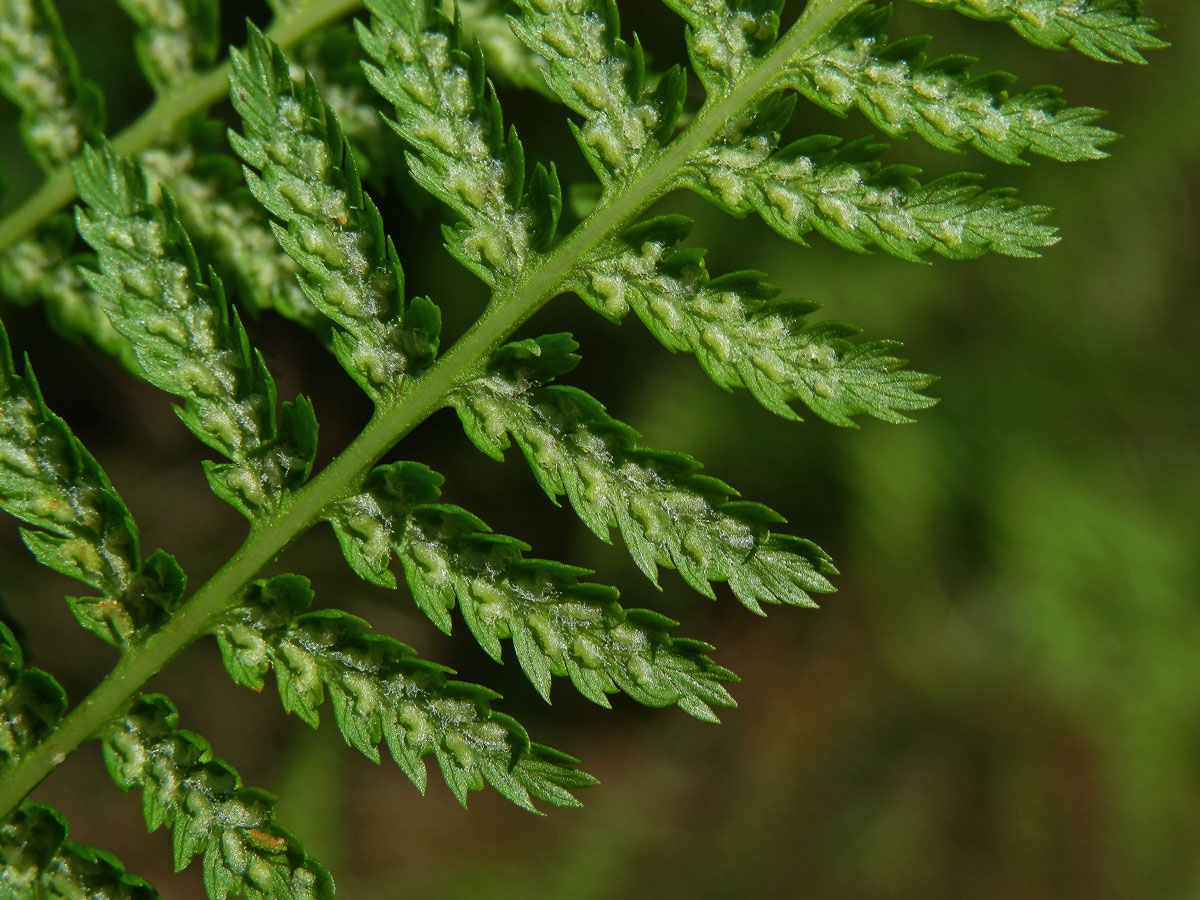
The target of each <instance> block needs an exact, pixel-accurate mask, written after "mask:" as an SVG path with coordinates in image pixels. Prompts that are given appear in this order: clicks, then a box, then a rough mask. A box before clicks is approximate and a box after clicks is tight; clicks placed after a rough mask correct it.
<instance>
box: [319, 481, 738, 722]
mask: <svg viewBox="0 0 1200 900" xmlns="http://www.w3.org/2000/svg"><path fill="white" fill-rule="evenodd" d="M441 484H442V477H441V476H440V475H438V474H437V473H436V472H433V471H431V470H429V469H428V468H426V467H425V466H422V465H419V464H417V463H394V464H392V465H387V466H379V467H378V468H376V469H375V470H374V471H373V472H372V473H371V475H370V476H369V477H368V478H367V481H366V483H365V484H364V486H363V487H364V489H363V492H362V493H361V494H359V495H357V496H355V497H351V498H348V499H346V500H344V501H342V502H340V503H338V504H337V505H336V506H335V507H334V508H332V509H331V510H329V511H328V513H327V515H328V518H329V521H330V524H331V525H332V526H333V528H334V531H335V533H336V534H337V537H338V541H339V543H340V544H341V545H342V549H343V551H344V552H345V554H346V558H347V560H349V562H350V564H351V566H353V568H354V570H355V571H356V572H358V574H359V575H361V576H362V577H363V578H364V579H366V580H367V581H370V582H373V583H375V584H378V585H380V586H382V587H395V585H396V580H395V576H393V575H392V573H391V571H390V570H389V569H388V564H389V562H390V560H391V557H392V554H393V553H394V554H395V555H396V556H397V557H398V558H399V559H400V562H401V564H402V565H403V567H404V574H405V577H406V579H407V581H408V586H409V589H410V590H411V591H412V595H413V598H414V599H415V601H416V603H417V606H418V607H419V608H420V609H421V610H422V611H423V612H424V613H425V614H426V615H427V616H429V618H430V619H431V620H432V621H433V622H434V624H435V625H437V626H438V627H439V628H440V629H442V631H445V632H447V633H449V632H450V628H451V620H450V610H452V609H453V608H454V607H455V605H456V604H457V606H458V608H459V611H460V612H461V613H462V616H463V619H464V620H465V621H466V623H467V626H468V627H469V628H470V630H471V633H472V634H473V635H474V637H475V639H476V640H477V641H478V642H479V645H480V646H481V647H483V649H484V650H485V651H487V653H488V654H489V655H490V656H491V657H492V658H493V659H495V660H496V661H497V662H499V661H501V655H502V650H501V645H500V641H501V639H503V638H510V639H511V640H512V642H513V649H514V651H515V652H516V655H517V660H518V662H519V663H520V665H521V668H522V670H523V671H524V672H525V675H526V676H527V677H528V678H529V680H530V681H531V682H532V683H533V685H534V687H536V688H537V690H538V693H540V694H541V695H542V697H544V698H545V699H546V700H547V701H549V699H550V682H551V678H552V676H560V677H562V676H567V677H569V678H570V679H571V682H572V683H573V684H574V686H575V687H576V689H577V690H578V691H579V692H580V693H581V694H583V695H584V696H585V697H587V698H588V699H590V700H592V701H593V702H595V703H597V704H599V705H601V706H605V707H607V706H608V705H609V703H608V700H607V698H606V697H605V695H606V694H611V693H615V692H616V691H623V692H624V693H626V694H628V695H629V696H630V697H632V698H633V699H635V700H637V701H638V702H640V703H644V704H646V705H647V706H655V707H658V706H668V705H671V704H676V705H678V706H679V707H680V708H681V709H683V710H685V711H686V712H689V713H691V714H692V715H694V716H696V717H697V718H700V719H704V720H706V721H712V720H714V719H715V715H714V714H713V712H712V709H711V707H712V706H732V705H733V699H732V698H731V697H730V696H729V694H728V692H727V691H726V690H725V688H724V687H722V684H723V683H724V682H728V681H732V680H735V676H734V675H733V673H731V672H729V671H728V670H727V669H723V668H721V667H720V666H718V665H716V664H715V663H713V662H712V660H710V659H709V658H708V657H707V656H706V653H707V652H708V651H710V650H711V649H712V648H711V647H710V646H708V645H707V644H702V643H701V642H699V641H693V640H688V639H686V638H674V637H671V636H670V634H669V633H668V631H667V629H669V628H671V627H674V626H675V625H676V624H678V623H676V622H673V621H672V620H670V619H668V618H667V617H665V616H662V615H659V614H658V613H654V612H651V611H650V610H642V609H628V610H627V609H622V608H621V606H620V605H619V604H618V603H617V591H616V590H615V589H614V588H611V587H606V586H604V585H599V584H588V583H585V582H581V581H580V578H581V577H583V576H586V575H588V574H589V572H588V571H587V570H586V569H579V568H576V567H573V566H566V565H563V564H562V563H556V562H551V561H549V560H544V559H528V558H526V557H525V552H526V551H527V550H529V547H528V545H526V544H524V543H522V542H521V541H518V540H516V539H514V538H511V537H506V536H504V535H499V534H495V533H493V532H492V530H491V529H490V528H488V527H487V525H485V524H484V523H483V522H482V521H480V520H479V519H478V518H476V517H475V516H473V515H471V514H470V513H468V512H467V511H466V510H464V509H461V508H460V507H456V506H447V505H444V504H439V503H435V502H434V501H436V500H437V499H438V497H439V495H440V486H441Z"/></svg>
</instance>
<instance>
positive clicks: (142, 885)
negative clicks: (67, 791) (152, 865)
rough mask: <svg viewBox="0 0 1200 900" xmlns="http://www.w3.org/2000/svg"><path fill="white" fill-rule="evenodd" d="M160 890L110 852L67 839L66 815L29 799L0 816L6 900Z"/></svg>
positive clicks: (123, 897)
mask: <svg viewBox="0 0 1200 900" xmlns="http://www.w3.org/2000/svg"><path fill="white" fill-rule="evenodd" d="M158 896H159V895H158V891H156V890H155V889H154V888H153V887H151V886H150V885H149V884H148V883H147V882H145V881H143V880H142V879H141V878H139V877H138V876H136V875H133V874H132V873H130V872H127V871H125V867H124V866H122V865H121V863H120V862H119V861H118V860H117V858H116V857H115V856H113V855H112V854H110V853H105V852H104V851H103V850H98V849H96V848H95V847H89V846H87V845H86V844H77V843H75V842H74V841H69V840H67V820H66V818H65V817H64V816H63V814H62V813H60V812H59V811H58V810H56V809H54V808H53V807H51V806H48V805H46V804H45V803H35V802H32V801H27V802H25V803H22V804H21V805H20V806H19V807H18V808H17V809H16V810H14V811H13V813H12V814H11V815H10V816H9V817H8V818H7V819H5V820H4V821H3V822H0V898H3V900H43V898H46V900H49V898H54V900H158Z"/></svg>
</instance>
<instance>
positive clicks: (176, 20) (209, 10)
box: [118, 0, 220, 93]
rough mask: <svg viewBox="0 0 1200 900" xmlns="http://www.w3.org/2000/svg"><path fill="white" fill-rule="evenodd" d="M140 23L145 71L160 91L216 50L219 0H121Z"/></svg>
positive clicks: (139, 46)
mask: <svg viewBox="0 0 1200 900" xmlns="http://www.w3.org/2000/svg"><path fill="white" fill-rule="evenodd" d="M118 2H119V3H120V4H121V6H122V7H124V9H125V11H126V12H127V13H129V15H130V16H131V17H132V18H133V20H134V22H136V23H137V25H138V29H139V30H138V34H137V38H136V41H137V52H138V58H139V60H140V61H141V63H142V71H144V72H145V73H146V77H147V78H149V79H150V83H151V84H153V85H154V88H155V90H157V91H159V92H160V93H163V92H166V91H169V90H170V89H171V88H173V87H176V86H177V85H179V84H180V83H181V82H183V81H184V80H186V79H187V78H188V77H189V76H191V75H193V74H195V72H196V71H197V70H198V69H203V68H205V67H206V66H208V65H211V64H212V61H213V59H214V58H215V57H216V53H217V42H218V31H219V29H218V17H219V15H220V11H219V9H218V6H217V0H118Z"/></svg>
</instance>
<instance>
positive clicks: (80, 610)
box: [0, 326, 185, 646]
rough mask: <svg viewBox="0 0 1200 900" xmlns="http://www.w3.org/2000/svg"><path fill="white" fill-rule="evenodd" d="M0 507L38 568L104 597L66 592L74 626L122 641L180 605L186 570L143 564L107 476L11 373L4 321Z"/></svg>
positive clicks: (27, 383)
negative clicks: (16, 523) (19, 526)
mask: <svg viewBox="0 0 1200 900" xmlns="http://www.w3.org/2000/svg"><path fill="white" fill-rule="evenodd" d="M0 509H4V510H5V511H6V512H8V513H10V514H12V515H13V516H15V517H16V518H18V519H20V520H21V521H22V522H24V523H25V524H26V525H28V526H30V528H27V529H23V530H22V532H21V537H22V539H23V540H24V542H25V545H26V546H27V547H28V548H29V550H30V552H32V553H33V555H34V556H35V557H37V559H38V561H39V562H41V563H42V564H43V565H45V566H47V567H49V568H51V569H53V570H54V571H56V572H60V573H61V574H63V575H66V576H67V577H69V578H74V579H76V580H77V581H81V582H83V583H84V584H86V585H88V586H89V587H91V588H93V589H94V590H97V591H99V592H100V593H101V596H100V597H85V598H70V599H69V600H68V602H69V604H70V606H71V609H72V611H73V612H74V613H75V616H76V618H77V619H79V622H80V624H82V625H83V626H84V627H85V628H87V629H88V630H89V631H92V632H93V633H95V634H97V635H99V636H100V637H102V638H104V639H105V640H107V641H109V642H110V643H113V644H117V645H118V646H123V645H127V644H129V643H130V642H132V641H134V640H135V639H136V638H137V637H138V636H140V635H143V634H145V633H147V632H148V631H149V630H151V629H153V628H154V627H156V626H157V625H159V624H161V623H162V622H163V621H165V619H166V618H167V617H168V616H169V615H170V613H171V612H172V611H173V610H174V609H175V607H176V606H177V605H178V603H179V600H180V598H181V597H182V594H183V587H184V581H185V579H184V576H183V572H182V571H180V569H179V566H178V565H177V564H176V563H175V561H174V560H173V559H172V558H171V557H169V556H167V554H165V553H162V552H158V553H155V554H154V555H152V556H151V557H150V558H149V559H148V560H146V561H145V562H144V563H143V562H142V559H141V556H140V551H139V548H138V531H137V525H136V524H135V523H134V521H133V517H132V516H131V515H130V513H129V510H128V508H127V507H126V506H125V503H124V501H123V500H121V497H120V496H119V495H118V494H117V492H116V489H115V488H113V486H112V483H111V482H110V481H109V480H108V476H106V475H105V474H104V470H103V469H101V468H100V465H99V463H97V462H96V460H95V458H94V457H92V455H91V454H90V453H88V451H87V449H86V448H85V447H84V446H83V444H81V443H80V442H79V439H78V438H76V437H75V435H74V434H73V433H72V432H71V429H70V428H69V427H67V424H66V423H65V422H64V421H63V420H62V419H60V418H59V417H58V416H56V415H55V414H54V413H53V412H52V411H51V410H50V409H49V407H47V406H46V402H45V400H44V399H43V397H42V394H41V391H40V390H39V388H38V384H37V381H36V380H35V379H34V377H33V374H32V371H31V370H29V368H28V366H27V367H26V375H25V376H24V377H21V376H19V375H17V373H16V369H15V368H14V366H13V361H12V354H11V352H10V350H9V346H8V339H7V336H6V335H5V332H4V329H3V326H0Z"/></svg>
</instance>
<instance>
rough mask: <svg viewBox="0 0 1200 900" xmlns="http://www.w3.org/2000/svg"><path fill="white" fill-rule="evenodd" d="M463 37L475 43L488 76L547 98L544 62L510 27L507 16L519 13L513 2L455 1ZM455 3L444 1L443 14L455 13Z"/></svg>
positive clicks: (510, 0)
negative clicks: (483, 59)
mask: <svg viewBox="0 0 1200 900" xmlns="http://www.w3.org/2000/svg"><path fill="white" fill-rule="evenodd" d="M457 5H458V11H459V15H460V16H461V17H462V23H463V37H464V38H465V40H466V42H467V43H468V44H473V43H478V44H479V47H480V49H482V50H483V55H484V58H485V59H486V60H487V69H488V74H489V76H490V77H492V78H494V79H495V80H497V81H499V82H501V83H503V84H508V85H511V86H513V87H517V88H526V89H528V90H533V91H538V92H540V93H542V94H546V95H550V96H552V94H551V91H550V89H549V88H548V87H547V86H546V79H545V76H544V72H545V70H546V61H545V60H544V59H542V58H541V57H539V56H538V55H537V54H535V53H533V52H531V51H530V50H529V48H528V47H526V46H525V44H524V43H522V41H521V39H520V38H518V37H517V36H516V35H515V34H514V33H513V30H512V28H511V27H510V26H509V16H512V15H516V14H518V13H519V12H520V7H518V6H517V4H516V3H514V2H512V0H458V3H457ZM454 6H455V2H454V0H444V2H443V11H444V12H445V14H446V15H447V16H452V15H453V14H454Z"/></svg>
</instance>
